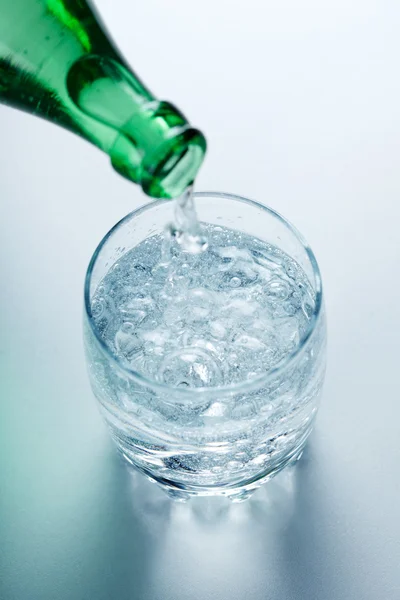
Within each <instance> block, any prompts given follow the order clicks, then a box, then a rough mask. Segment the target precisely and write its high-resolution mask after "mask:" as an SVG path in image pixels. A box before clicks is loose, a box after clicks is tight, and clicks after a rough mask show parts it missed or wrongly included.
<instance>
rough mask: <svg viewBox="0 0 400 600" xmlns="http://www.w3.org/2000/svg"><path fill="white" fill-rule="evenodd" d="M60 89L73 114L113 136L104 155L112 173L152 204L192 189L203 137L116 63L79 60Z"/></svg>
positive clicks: (93, 57)
mask: <svg viewBox="0 0 400 600" xmlns="http://www.w3.org/2000/svg"><path fill="white" fill-rule="evenodd" d="M66 83H67V90H68V93H69V96H70V98H71V100H72V101H73V102H74V104H75V105H76V106H77V108H79V110H81V111H82V112H83V113H84V114H85V115H87V116H89V117H91V118H92V119H94V120H95V121H96V122H100V123H102V124H103V125H106V126H107V127H108V128H111V129H113V130H114V131H115V134H116V135H115V139H114V141H113V143H112V144H111V145H110V147H109V148H108V149H107V151H108V154H109V155H110V158H111V163H112V165H113V167H114V168H115V170H116V171H117V172H118V173H120V174H121V175H123V176H124V177H126V178H128V179H130V180H131V181H134V182H136V183H138V184H140V185H141V186H142V188H143V190H144V192H145V193H146V194H148V195H150V196H152V197H156V198H175V197H177V196H180V195H181V194H182V193H183V192H184V191H185V189H186V188H187V187H188V186H189V185H191V184H192V183H193V181H194V178H195V176H196V174H197V172H198V170H199V168H200V165H201V163H202V161H203V158H204V154H205V150H206V142H205V138H204V136H203V135H202V133H201V132H200V131H198V130H197V129H194V128H192V127H191V126H190V125H189V124H188V122H187V120H186V119H185V117H184V116H183V115H182V113H180V112H179V110H178V109H176V108H175V107H174V106H173V105H172V104H169V103H168V102H163V101H158V100H156V99H155V98H154V97H153V96H152V95H151V94H150V92H149V91H148V90H147V89H146V88H145V87H144V86H143V85H142V84H141V82H140V81H139V80H138V79H137V78H136V77H135V76H134V75H133V74H132V73H131V71H129V69H128V68H127V67H125V66H124V65H123V64H122V63H121V62H117V61H116V60H115V59H113V58H109V57H104V56H96V55H87V56H84V57H83V58H81V59H79V60H78V61H76V62H75V63H74V64H73V65H72V67H71V68H70V69H69V72H68V76H67V81H66Z"/></svg>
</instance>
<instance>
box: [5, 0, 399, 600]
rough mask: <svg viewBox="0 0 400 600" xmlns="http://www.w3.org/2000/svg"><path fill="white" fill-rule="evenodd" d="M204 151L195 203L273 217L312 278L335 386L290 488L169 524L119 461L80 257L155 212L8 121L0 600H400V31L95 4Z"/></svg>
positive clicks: (386, 15) (276, 6)
mask: <svg viewBox="0 0 400 600" xmlns="http://www.w3.org/2000/svg"><path fill="white" fill-rule="evenodd" d="M98 6H99V8H100V10H101V11H102V13H103V15H104V17H105V20H106V21H107V22H108V24H109V27H110V29H111V31H112V32H113V34H114V36H115V37H116V38H117V39H118V41H119V43H120V46H121V48H122V49H123V51H124V52H125V54H126V56H127V57H128V58H129V59H130V61H131V63H132V65H133V67H134V68H135V69H136V70H137V72H138V73H140V74H141V75H142V76H143V79H144V80H145V81H146V83H147V84H148V85H149V87H150V88H151V89H152V90H154V92H155V93H156V94H158V95H159V96H160V97H161V98H165V99H170V100H172V101H173V102H175V103H176V104H177V105H179V106H180V107H181V108H182V109H183V110H184V112H185V113H186V114H187V115H188V117H189V118H190V119H191V121H192V122H193V123H195V124H196V125H198V126H200V127H202V128H203V129H204V131H205V133H206V134H207V136H208V139H209V154H208V158H207V162H206V164H205V166H204V168H203V170H202V172H201V175H200V177H199V181H198V186H197V187H198V189H216V190H223V191H228V192H233V193H238V194H243V195H246V196H248V197H250V198H254V199H256V200H259V201H261V202H265V203H267V204H269V205H270V206H272V207H273V208H275V209H277V210H278V211H280V212H282V214H284V215H285V216H287V217H288V218H289V219H290V220H292V221H293V223H295V224H296V225H297V226H298V228H299V229H300V230H301V231H302V232H303V233H304V235H305V236H306V237H307V238H308V240H309V241H310V243H311V245H312V247H313V248H314V250H315V252H316V255H317V257H318V259H319V261H320V266H321V269H322V272H323V276H324V283H325V290H326V304H327V310H328V317H329V336H330V344H329V369H328V376H327V382H326V388H325V394H324V403H323V408H322V410H321V413H320V416H319V420H318V424H317V428H316V432H315V435H314V437H313V440H312V443H311V444H310V446H309V449H308V451H307V454H306V457H305V459H304V460H303V461H302V463H301V465H300V466H299V469H298V470H297V472H296V473H295V474H294V475H286V476H283V477H282V478H281V479H279V480H276V481H275V482H273V483H272V484H271V486H270V487H269V488H268V489H266V490H265V491H263V492H261V493H260V495H259V496H256V497H255V499H254V500H252V501H250V503H249V504H247V505H242V506H238V507H235V508H232V509H231V510H228V509H227V508H226V507H224V506H220V505H219V504H216V503H214V504H209V505H207V506H203V505H200V504H194V505H193V506H192V507H181V506H172V505H171V504H170V503H169V501H168V500H166V499H164V497H163V496H160V495H159V494H158V493H157V492H156V490H155V488H153V487H152V486H151V485H150V484H149V483H147V484H146V485H144V484H143V482H141V480H137V479H135V478H132V477H131V476H129V475H128V473H127V472H126V470H125V469H124V468H123V467H122V466H121V464H120V463H119V461H118V459H117V458H116V456H115V454H114V452H113V449H112V447H111V445H110V442H109V440H108V436H107V434H106V431H105V430H104V428H103V425H102V423H101V420H100V417H99V416H98V414H97V410H96V406H95V403H94V401H93V399H92V397H91V393H90V390H89V386H88V383H87V379H86V373H85V367H84V359H83V352H82V343H81V310H82V284H83V278H84V272H85V268H86V265H87V263H88V260H89V258H90V255H91V252H92V251H93V249H94V247H95V245H96V244H97V242H98V241H99V240H100V238H101V237H102V235H103V234H104V233H105V232H106V231H107V230H108V229H109V228H110V227H111V226H112V225H113V224H114V223H115V222H116V221H117V220H118V219H119V218H120V217H122V216H123V215H125V214H126V213H127V212H129V211H130V210H131V209H133V208H135V207H137V206H138V205H139V204H141V203H143V202H144V201H145V198H144V197H143V195H142V194H141V192H140V190H139V189H137V188H135V187H134V186H132V185H130V184H129V183H127V182H125V181H123V180H122V179H121V178H119V177H118V176H117V175H115V174H114V173H113V171H112V170H111V167H110V166H109V164H108V160H107V157H106V156H104V155H102V154H101V153H100V152H99V151H98V150H96V149H94V148H92V147H91V146H90V145H88V144H87V143H85V142H83V141H81V140H80V139H78V138H77V137H74V136H73V135H72V134H69V133H67V132H65V131H62V130H60V129H57V128H56V127H53V126H51V125H49V124H47V123H45V122H43V121H40V120H35V119H33V118H32V117H30V116H27V115H24V114H22V113H18V112H16V111H13V110H11V109H7V108H5V107H0V131H1V144H0V165H1V166H0V168H1V183H0V193H1V219H0V244H1V288H0V289H1V291H0V294H1V296H0V307H1V310H0V328H1V345H0V356H1V374H0V376H1V379H0V386H1V404H0V411H1V412H0V430H1V437H0V488H1V489H0V511H1V512H0V598H1V600H93V599H96V600H108V599H110V600H116V599H118V600H125V599H126V600H128V599H129V600H192V599H193V600H197V599H199V600H200V599H202V600H203V599H207V600H244V599H246V600H265V599H268V600H284V599H285V600H303V599H307V600H325V599H329V600H353V599H354V598H357V599H358V598H359V599H362V600H376V599H378V598H379V599H381V598H382V599H385V600H398V599H399V598H400V570H399V564H400V541H399V540H400V519H399V508H398V505H399V501H398V495H399V491H400V477H399V469H400V468H399V463H400V444H399V429H400V427H399V421H400V408H399V397H400V393H399V392H400V384H399V377H398V373H399V343H398V339H399V335H400V316H399V301H400V286H399V267H400V239H399V238H400V235H399V221H400V168H399V166H400V83H399V81H400V75H399V73H400V66H399V56H400V41H399V40H400V38H399V30H400V8H399V4H398V2H395V1H394V0H392V1H389V0H352V2H348V1H345V0H304V1H303V2H298V1H297V0H280V1H279V2H277V1H276V2H275V1H272V0H263V1H262V0H247V1H243V0H240V1H238V2H236V1H233V0H231V1H230V2H228V1H227V0H202V2H188V1H187V0H171V1H169V2H165V1H163V0H145V1H143V2H142V1H141V2H139V0H136V1H135V2H130V1H128V0H119V1H118V2H116V1H115V0H113V1H111V0H99V1H98Z"/></svg>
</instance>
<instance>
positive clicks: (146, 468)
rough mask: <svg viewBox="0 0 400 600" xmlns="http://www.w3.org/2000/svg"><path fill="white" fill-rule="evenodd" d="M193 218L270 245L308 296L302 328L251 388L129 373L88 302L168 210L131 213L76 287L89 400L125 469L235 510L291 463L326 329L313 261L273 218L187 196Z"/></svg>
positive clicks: (312, 398)
mask: <svg viewBox="0 0 400 600" xmlns="http://www.w3.org/2000/svg"><path fill="white" fill-rule="evenodd" d="M195 202H196V208H197V213H198V216H199V219H200V221H201V222H203V223H211V224H214V225H217V226H221V225H223V226H225V227H228V228H230V229H234V230H238V231H241V232H244V233H246V234H250V235H252V236H255V237H257V238H259V239H261V240H263V241H266V242H268V243H270V244H273V245H274V246H276V247H277V248H279V249H280V250H282V251H283V252H285V253H286V254H287V255H289V256H290V257H291V258H292V259H294V260H295V261H296V262H297V264H298V265H300V267H301V268H302V269H303V271H304V272H305V274H306V275H307V277H308V279H309V282H310V284H311V288H312V290H313V295H314V306H313V311H312V314H310V315H308V317H309V321H308V323H309V324H308V328H307V329H306V331H304V333H303V334H302V336H301V338H300V339H299V340H298V342H297V344H296V345H295V347H294V349H293V350H292V352H291V353H290V354H287V355H286V356H285V358H284V359H283V360H282V361H281V362H280V363H278V364H277V365H276V366H274V367H273V368H271V369H270V370H269V371H266V372H265V373H261V374H259V375H258V376H257V377H255V378H254V379H250V380H246V381H242V382H240V383H237V384H230V385H224V386H221V387H196V388H181V387H172V386H170V385H167V384H164V383H160V382H159V381H151V380H149V379H147V378H146V377H144V376H143V375H141V374H140V373H137V372H135V371H133V370H131V369H130V368H129V367H127V366H126V364H124V363H122V362H121V361H120V360H119V358H118V357H117V356H116V355H115V354H113V353H112V350H110V348H109V347H108V346H107V345H106V344H105V343H104V341H103V339H102V337H101V335H100V332H99V331H98V330H97V328H96V324H95V321H94V318H93V316H92V312H91V300H92V298H93V295H94V293H95V291H96V288H97V286H98V285H99V284H100V282H101V280H102V279H103V278H104V277H105V275H106V274H107V272H108V270H109V268H110V267H111V266H112V265H113V263H114V262H115V261H117V260H118V259H119V258H120V257H121V256H122V255H123V254H125V253H126V252H127V251H129V250H131V249H132V248H133V247H135V246H136V245H137V244H139V243H141V242H142V241H144V240H145V239H146V238H148V237H150V236H153V235H155V234H158V233H161V232H162V231H163V230H164V228H165V225H166V224H167V223H169V222H171V221H172V220H173V211H174V206H173V203H171V202H170V201H157V202H153V203H151V204H148V205H146V206H144V207H142V208H139V209H138V210H136V211H134V212H132V213H131V214H129V215H128V216H126V217H125V218H124V219H122V221H120V222H119V223H118V224H117V225H115V227H114V228H113V229H112V230H111V231H110V232H109V233H108V234H107V235H106V236H105V237H104V239H103V240H102V241H101V243H100V244H99V246H98V248H97V249H96V251H95V253H94V255H93V257H92V260H91V262H90V265H89V268H88V271H87V275H86V283H85V315H84V337H85V349H86V356H87V363H88V370H89V376H90V381H91V385H92V389H93V392H94V394H95V396H96V398H97V400H98V401H99V405H100V409H101V412H102V414H103V416H104V419H105V421H106V423H107V425H108V426H109V428H110V431H111V434H112V437H113V439H114V441H115V443H116V445H117V447H118V449H119V450H120V452H121V453H122V455H123V456H124V457H125V459H126V460H127V461H129V463H131V464H132V465H134V466H135V467H136V468H137V469H139V470H140V471H141V472H143V473H145V474H146V475H147V476H149V477H150V478H152V479H153V480H155V481H156V482H158V483H159V484H161V485H162V486H163V487H164V489H165V490H166V491H167V492H168V493H169V494H170V495H171V496H173V497H176V498H179V499H185V498H188V497H189V496H194V495H224V496H229V497H230V498H231V499H232V500H236V501H240V500H243V499H245V498H247V497H248V496H250V495H251V493H252V492H253V491H254V490H255V489H256V488H257V487H259V485H260V484H261V483H263V482H265V481H267V480H268V479H270V478H271V477H272V476H273V475H275V474H276V473H277V472H279V471H280V470H281V469H283V468H284V467H285V466H286V465H288V464H289V463H293V462H294V461H296V460H297V459H298V458H299V456H300V455H301V452H302V449H303V447H304V444H305V442H306V440H307V437H308V435H309V434H310V432H311V429H312V427H313V423H314V419H315V416H316V412H317V408H318V404H319V398H320V394H321V389H322V384H323V380H324V374H325V346H326V325H325V315H324V308H323V298H322V287H321V278H320V273H319V269H318V265H317V262H316V260H315V257H314V254H313V252H312V251H311V249H310V248H309V246H308V245H307V244H306V242H305V241H304V239H303V238H302V237H301V235H300V234H299V233H298V232H297V231H296V229H295V228H294V227H292V225H291V224H290V223H288V222H287V221H286V220H285V219H284V218H282V217H281V216H280V215H279V214H278V213H276V212H275V211H273V210H271V209H270V208H267V207H266V206H263V205H261V204H259V203H257V202H253V201H251V200H247V199H245V198H241V197H239V196H234V195H230V194H225V193H211V192H201V193H196V194H195Z"/></svg>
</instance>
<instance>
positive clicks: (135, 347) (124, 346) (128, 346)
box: [114, 323, 143, 360]
mask: <svg viewBox="0 0 400 600" xmlns="http://www.w3.org/2000/svg"><path fill="white" fill-rule="evenodd" d="M114 343H115V347H116V349H117V351H118V352H119V353H121V354H122V355H123V356H124V358H126V359H127V360H131V359H132V358H133V357H134V356H135V354H137V353H138V352H140V350H141V349H142V347H143V342H142V341H141V340H140V339H139V337H138V336H137V335H136V334H135V332H134V326H133V324H132V323H124V324H123V325H122V327H121V328H120V329H119V330H118V331H117V333H116V334H115V338H114Z"/></svg>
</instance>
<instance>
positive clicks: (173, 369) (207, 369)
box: [159, 348, 222, 387]
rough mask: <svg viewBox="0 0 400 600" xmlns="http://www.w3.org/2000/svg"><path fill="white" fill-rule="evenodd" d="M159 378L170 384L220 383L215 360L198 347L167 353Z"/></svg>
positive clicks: (188, 385)
mask: <svg viewBox="0 0 400 600" xmlns="http://www.w3.org/2000/svg"><path fill="white" fill-rule="evenodd" d="M159 379H160V380H161V381H163V382H164V383H166V384H167V385H171V386H175V387H176V386H181V385H182V383H183V384H187V387H207V386H212V387H214V386H217V385H220V384H221V383H222V375H221V371H220V369H219V367H218V365H217V363H216V361H215V360H214V359H213V358H212V357H211V356H209V354H207V353H206V352H205V351H204V350H201V349H200V348H184V349H182V350H176V351H175V352H172V353H171V354H169V355H167V356H166V357H165V359H164V360H163V362H162V364H161V366H160V370H159Z"/></svg>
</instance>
